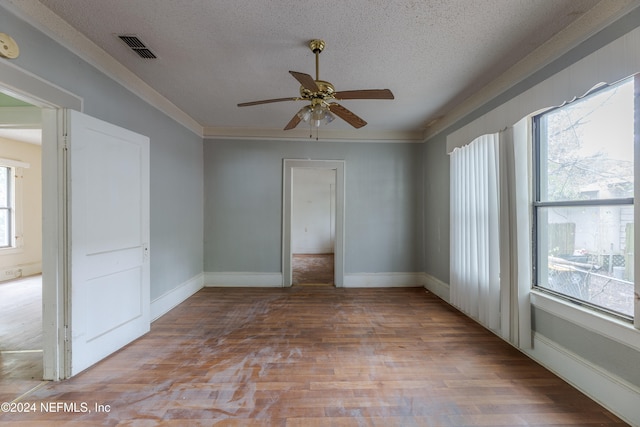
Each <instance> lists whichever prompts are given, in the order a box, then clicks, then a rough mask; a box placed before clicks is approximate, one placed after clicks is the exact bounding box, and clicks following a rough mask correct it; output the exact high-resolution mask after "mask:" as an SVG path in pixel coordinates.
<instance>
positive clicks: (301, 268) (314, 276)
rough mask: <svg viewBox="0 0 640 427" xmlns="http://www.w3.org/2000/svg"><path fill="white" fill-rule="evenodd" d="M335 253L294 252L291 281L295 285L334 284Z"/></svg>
mask: <svg viewBox="0 0 640 427" xmlns="http://www.w3.org/2000/svg"><path fill="white" fill-rule="evenodd" d="M333 263H334V255H333V254H293V255H292V257H291V283H292V284H293V285H309V284H313V285H333V284H334V280H333V279H334V277H333V276H334V264H333Z"/></svg>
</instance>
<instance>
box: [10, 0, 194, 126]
mask: <svg viewBox="0 0 640 427" xmlns="http://www.w3.org/2000/svg"><path fill="white" fill-rule="evenodd" d="M3 5H4V6H5V7H7V8H8V9H9V10H10V11H11V12H13V13H14V14H15V15H17V16H18V17H19V18H21V19H23V20H24V21H26V22H27V23H28V24H30V25H32V26H34V27H35V28H37V29H38V30H40V31H41V32H43V33H44V34H46V35H47V36H49V37H50V38H52V39H53V40H54V41H56V42H58V43H59V44H61V45H62V46H64V47H65V48H67V49H68V50H70V51H71V52H73V53H74V54H76V55H77V56H79V57H80V58H82V59H83V60H85V61H86V62H88V63H89V64H91V65H93V66H94V67H96V68H97V69H98V70H100V71H101V72H103V73H104V74H106V75H107V76H109V77H110V78H112V79H113V80H115V81H116V82H118V83H119V84H121V85H122V86H124V87H125V88H126V89H128V90H129V91H131V92H132V93H134V94H135V95H137V96H138V97H140V98H141V99H142V100H144V101H145V102H147V103H148V104H150V105H151V106H152V107H154V108H156V109H158V110H160V111H162V112H163V113H164V114H166V115H167V116H169V117H171V118H172V119H173V120H175V121H176V122H178V123H180V124H181V125H182V126H184V127H186V128H187V129H189V130H190V131H192V132H193V133H195V134H196V135H198V136H200V137H202V136H203V127H202V125H200V124H199V123H198V122H196V121H195V120H194V119H193V118H191V116H189V115H188V114H186V113H185V112H184V111H182V110H181V109H179V108H178V107H177V106H176V105H175V104H173V103H172V102H171V101H169V100H168V99H167V98H165V97H164V96H162V95H161V94H160V93H159V92H157V91H156V90H155V89H153V88H152V87H151V86H149V85H148V84H147V83H145V82H144V81H143V80H142V79H141V78H139V77H138V76H136V75H135V74H134V73H132V72H131V71H130V70H129V69H128V68H126V67H125V66H124V65H122V64H121V63H120V62H118V61H117V60H116V59H115V58H113V57H112V56H111V55H109V54H108V53H107V52H106V51H104V50H103V49H102V48H100V47H99V46H98V45H96V44H95V43H93V42H92V41H91V40H89V39H88V38H87V37H86V36H84V35H83V34H82V33H80V32H79V31H78V30H76V29H75V28H73V27H72V26H71V25H69V24H68V23H67V22H66V21H65V20H63V19H62V18H60V17H59V16H58V15H56V14H55V13H53V12H52V11H51V10H50V9H49V8H47V7H46V6H44V5H43V4H42V3H40V2H38V1H37V0H5V1H3Z"/></svg>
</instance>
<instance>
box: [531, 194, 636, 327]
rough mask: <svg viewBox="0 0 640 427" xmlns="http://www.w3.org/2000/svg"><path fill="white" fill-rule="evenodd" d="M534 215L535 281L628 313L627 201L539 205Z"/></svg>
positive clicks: (629, 219)
mask: <svg viewBox="0 0 640 427" xmlns="http://www.w3.org/2000/svg"><path fill="white" fill-rule="evenodd" d="M537 221H538V238H537V243H538V247H537V251H538V271H537V282H538V285H539V286H541V287H544V288H547V289H550V290H553V291H556V292H559V293H562V294H565V295H567V296H569V297H572V298H575V299H578V300H581V301H585V302H588V303H591V304H593V305H597V306H600V307H603V308H606V309H607V310H610V311H614V312H617V313H621V314H624V315H628V316H633V291H634V285H633V280H634V271H633V252H634V251H633V227H634V223H633V206H632V205H621V206H588V207H560V208H558V207H547V208H538V217H537ZM545 260H546V263H545V262H544V261H545Z"/></svg>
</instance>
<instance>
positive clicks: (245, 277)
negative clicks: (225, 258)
mask: <svg viewBox="0 0 640 427" xmlns="http://www.w3.org/2000/svg"><path fill="white" fill-rule="evenodd" d="M204 286H205V287H231V288H237V287H240V288H281V287H282V273H251V272H246V273H243V272H205V273H204Z"/></svg>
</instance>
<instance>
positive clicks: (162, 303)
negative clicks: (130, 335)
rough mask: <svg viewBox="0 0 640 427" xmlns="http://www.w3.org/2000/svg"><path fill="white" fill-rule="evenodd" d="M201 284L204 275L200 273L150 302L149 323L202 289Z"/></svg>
mask: <svg viewBox="0 0 640 427" xmlns="http://www.w3.org/2000/svg"><path fill="white" fill-rule="evenodd" d="M203 284H204V274H202V273H201V274H198V275H197V276H195V277H193V278H191V279H189V280H187V281H186V282H184V283H182V284H181V285H178V286H177V287H175V288H174V289H172V290H170V291H169V292H167V293H165V294H164V295H161V296H159V297H158V298H156V299H154V300H153V301H151V321H152V322H153V321H154V320H156V319H158V318H159V317H161V316H163V315H164V314H166V313H168V312H169V311H170V310H171V309H172V308H174V307H175V306H177V305H178V304H180V303H181V302H183V301H184V300H186V299H187V298H189V297H190V296H191V295H193V294H195V293H196V292H198V291H199V290H200V289H202V287H203Z"/></svg>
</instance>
